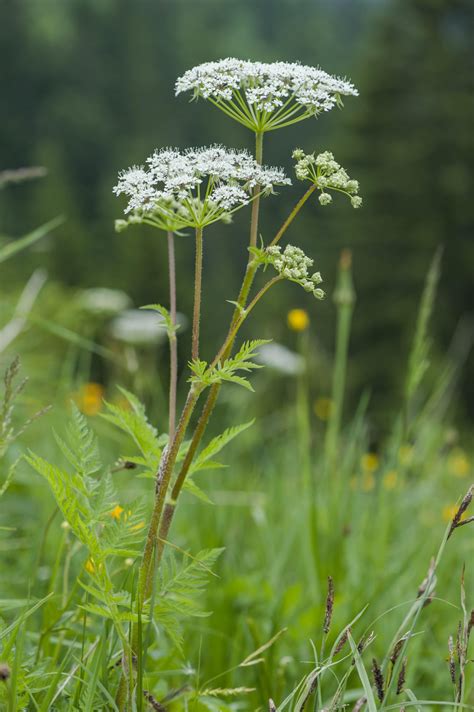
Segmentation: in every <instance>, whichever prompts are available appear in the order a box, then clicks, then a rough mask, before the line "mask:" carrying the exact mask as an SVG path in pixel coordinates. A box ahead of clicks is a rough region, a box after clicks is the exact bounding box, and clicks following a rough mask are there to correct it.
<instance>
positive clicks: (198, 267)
mask: <svg viewBox="0 0 474 712" xmlns="http://www.w3.org/2000/svg"><path fill="white" fill-rule="evenodd" d="M201 289H202V228H201V227H197V228H196V259H195V268H194V309H193V341H192V351H191V358H192V360H193V361H195V360H196V359H198V358H199V324H200V321H201Z"/></svg>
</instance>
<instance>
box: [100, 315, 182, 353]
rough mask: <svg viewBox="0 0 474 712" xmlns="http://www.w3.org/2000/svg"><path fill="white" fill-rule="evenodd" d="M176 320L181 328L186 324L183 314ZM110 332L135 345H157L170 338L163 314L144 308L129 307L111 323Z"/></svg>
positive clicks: (115, 336) (117, 339)
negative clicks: (144, 309)
mask: <svg viewBox="0 0 474 712" xmlns="http://www.w3.org/2000/svg"><path fill="white" fill-rule="evenodd" d="M176 321H177V324H178V326H179V328H180V329H182V328H184V327H185V326H186V323H187V320H186V317H185V316H184V315H183V314H179V313H178V314H177V315H176ZM109 333H110V336H111V337H112V338H113V339H115V340H116V341H121V342H122V343H124V344H131V345H133V346H155V345H157V344H161V343H164V342H166V341H167V340H168V335H167V332H166V322H165V320H164V318H163V317H162V316H161V314H157V313H156V312H151V311H143V310H142V309H127V310H126V311H124V312H122V313H121V314H119V315H118V316H116V317H115V318H114V319H113V320H112V321H111V323H110V326H109Z"/></svg>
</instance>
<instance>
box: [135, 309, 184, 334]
mask: <svg viewBox="0 0 474 712" xmlns="http://www.w3.org/2000/svg"><path fill="white" fill-rule="evenodd" d="M140 309H146V310H149V311H155V312H158V314H160V315H161V316H162V317H163V320H164V326H166V331H167V332H168V336H172V335H173V334H176V332H177V331H178V329H179V324H173V321H172V319H171V314H170V313H169V311H168V309H166V308H165V307H163V306H161V304H147V305H146V306H144V307H140Z"/></svg>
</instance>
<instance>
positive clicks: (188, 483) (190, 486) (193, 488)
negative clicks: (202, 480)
mask: <svg viewBox="0 0 474 712" xmlns="http://www.w3.org/2000/svg"><path fill="white" fill-rule="evenodd" d="M183 489H185V490H186V491H187V492H189V493H190V494H192V495H194V497H197V499H200V500H201V501H202V502H206V504H214V502H213V501H212V499H210V498H209V497H208V496H207V494H206V493H205V492H203V490H202V489H201V488H200V487H198V486H197V484H196V483H195V482H194V480H193V479H192V477H190V476H189V475H188V476H187V477H186V479H185V481H184V485H183Z"/></svg>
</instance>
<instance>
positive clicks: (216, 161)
mask: <svg viewBox="0 0 474 712" xmlns="http://www.w3.org/2000/svg"><path fill="white" fill-rule="evenodd" d="M147 164H148V166H147V167H146V168H137V167H136V166H134V167H132V168H129V169H128V170H126V171H123V172H122V173H120V175H119V181H118V183H117V185H116V186H115V187H114V189H113V190H114V193H115V194H116V195H122V194H124V195H126V196H127V197H128V199H129V202H128V205H127V207H126V209H125V213H132V219H133V222H140V221H142V222H148V223H150V224H153V223H154V221H155V218H156V220H157V221H158V222H160V221H162V220H163V219H167V218H169V219H173V220H176V221H178V220H179V223H180V224H179V226H178V227H204V226H205V225H210V224H211V223H213V222H216V221H217V220H223V219H226V218H228V216H229V215H230V214H231V213H233V212H235V211H236V210H238V209H239V208H242V207H243V206H244V205H247V204H248V203H249V202H250V200H251V199H252V195H253V191H254V188H255V187H256V186H259V188H260V189H261V192H262V193H265V194H268V193H271V192H272V191H273V187H274V186H275V185H288V184H291V180H290V179H289V178H287V177H286V176H285V174H284V172H283V170H282V169H280V168H271V167H267V166H261V165H259V163H257V161H256V160H255V159H254V158H253V157H252V156H251V155H250V153H248V152H247V151H236V150H233V149H228V148H224V147H223V146H210V147H208V148H195V149H194V148H193V149H187V150H185V151H184V152H180V151H179V150H177V149H171V148H165V149H162V150H160V151H155V153H154V154H153V155H152V156H150V157H149V158H148V159H147ZM157 226H158V227H161V222H160V224H157ZM119 227H120V226H119ZM122 227H123V226H122Z"/></svg>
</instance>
